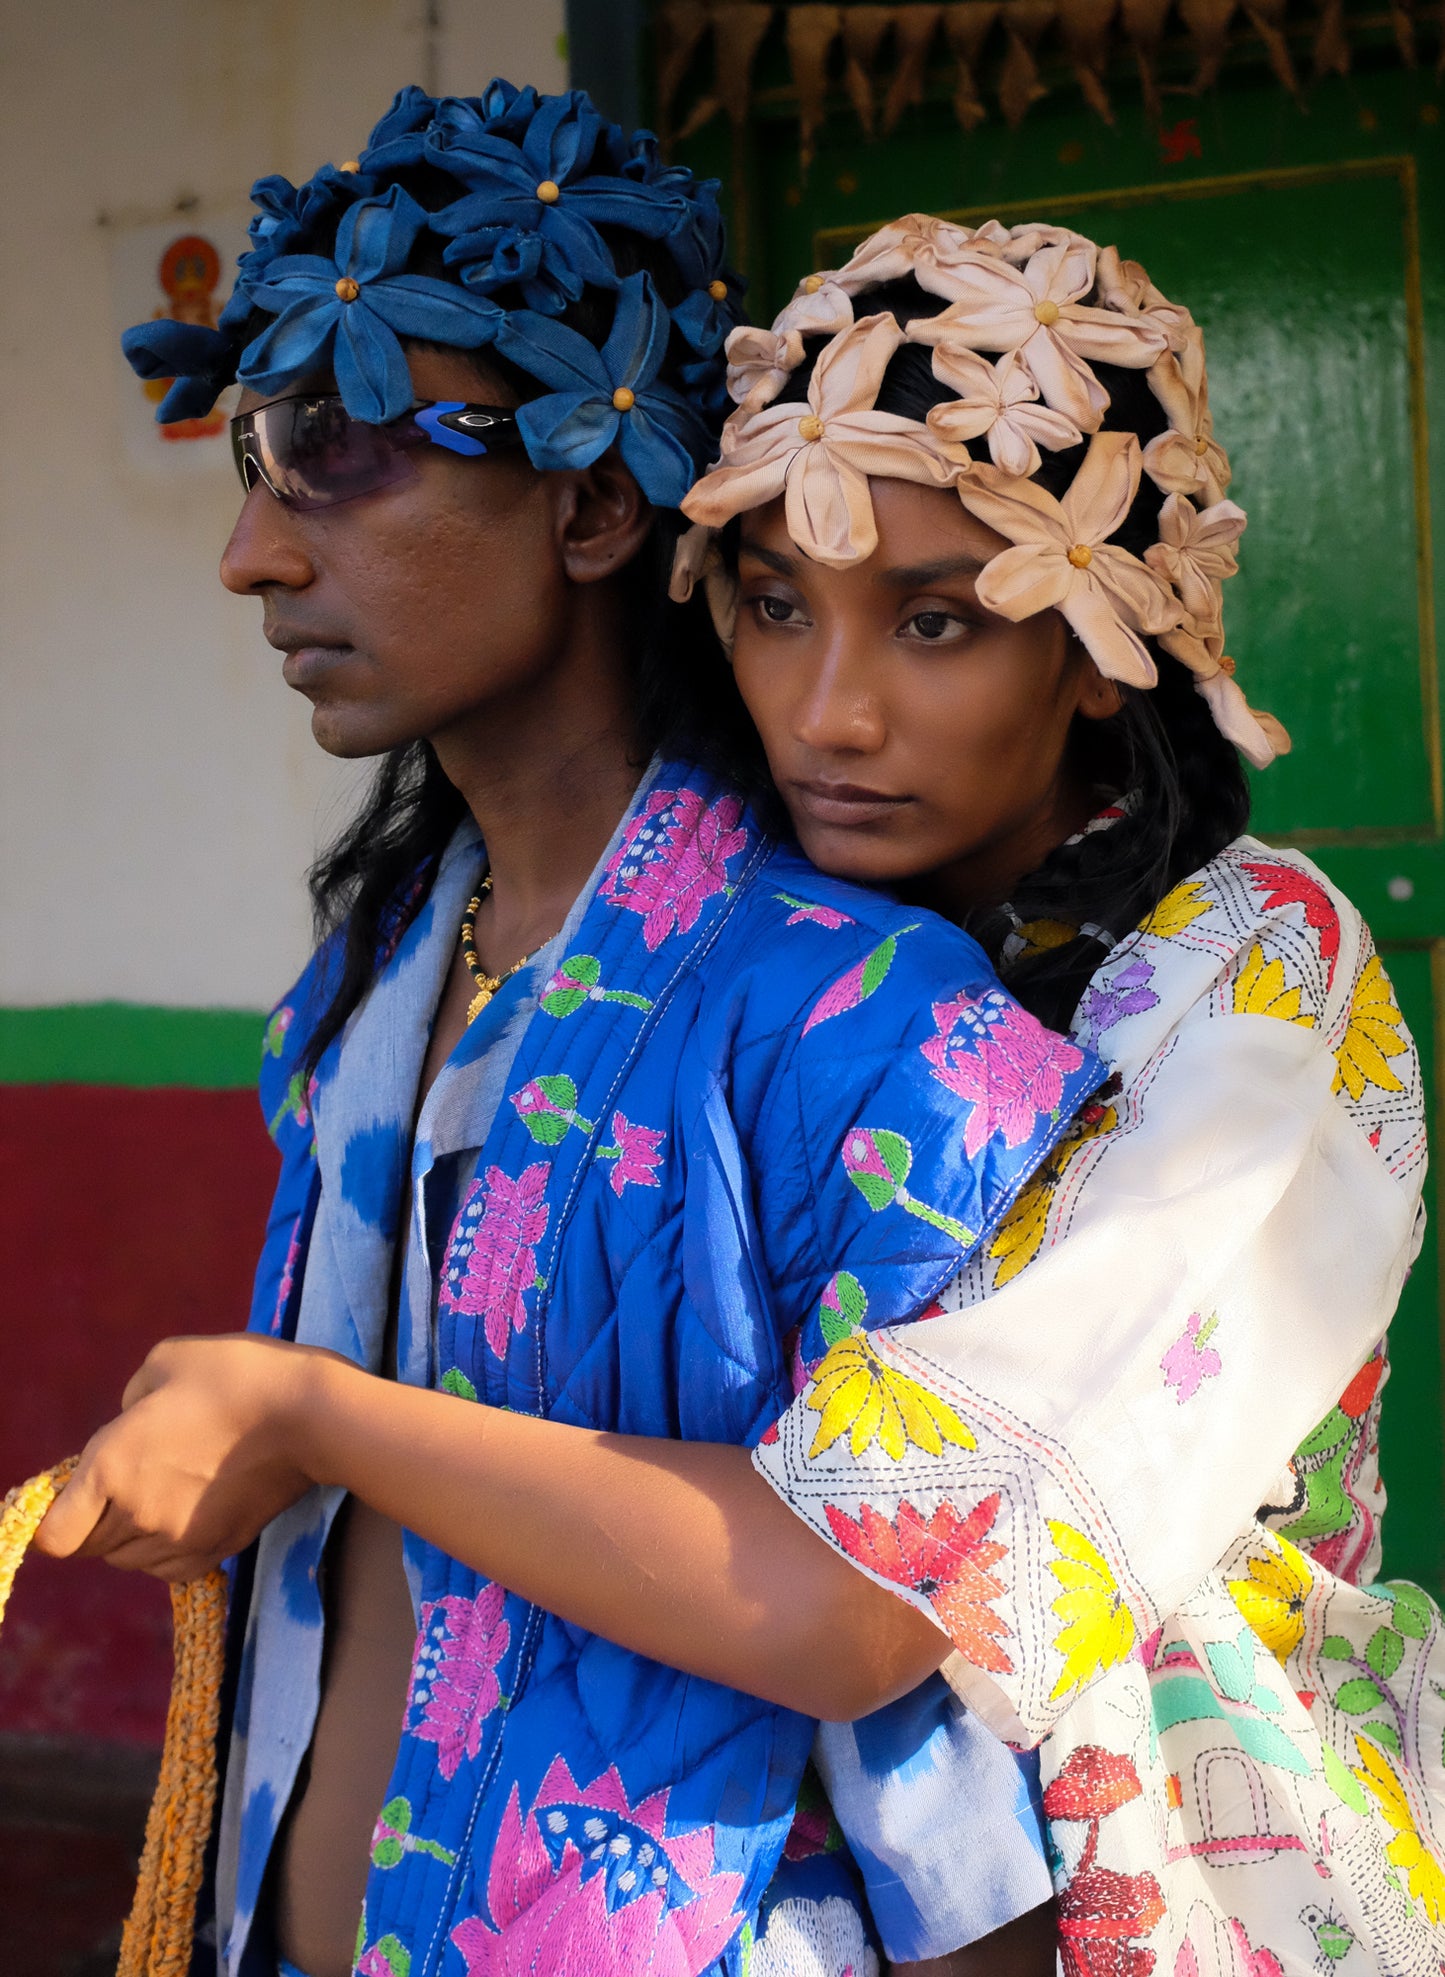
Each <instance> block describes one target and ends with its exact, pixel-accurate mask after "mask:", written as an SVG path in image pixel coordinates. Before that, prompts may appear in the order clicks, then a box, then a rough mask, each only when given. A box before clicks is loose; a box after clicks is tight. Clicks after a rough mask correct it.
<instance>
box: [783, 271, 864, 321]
mask: <svg viewBox="0 0 1445 1977" xmlns="http://www.w3.org/2000/svg"><path fill="white" fill-rule="evenodd" d="M852 322H853V298H852V296H851V295H850V294H849V293H848V291H847V289H846V288H843V287H842V286H841V285H840V283H839V281H838V275H837V271H836V270H835V269H833V268H825V269H824V271H823V272H822V274H817V275H804V277H803V279H802V280H801V281H800V282H799V283H798V286H797V287H796V288H795V289H794V290H793V296H792V300H791V301H790V302H788V304H787V305H786V307H784V308H782V309H780V310H779V311H778V313H777V315H776V316H774V318H773V328H774V329H775V330H776V331H777V333H778V335H779V336H786V334H787V333H788V331H789V330H796V331H797V332H798V334H799V335H800V336H841V335H842V333H843V331H844V330H845V329H847V328H849V327H850V325H851V324H852Z"/></svg>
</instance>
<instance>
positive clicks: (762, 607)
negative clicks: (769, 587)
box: [753, 595, 797, 625]
mask: <svg viewBox="0 0 1445 1977" xmlns="http://www.w3.org/2000/svg"><path fill="white" fill-rule="evenodd" d="M753 608H754V609H755V610H756V611H759V612H761V614H762V616H763V617H764V618H765V619H766V620H767V622H768V623H769V624H770V625H786V624H788V623H790V622H791V620H792V619H793V618H794V617H796V616H797V606H796V605H793V604H790V603H789V602H788V600H787V598H786V597H769V596H766V595H764V596H762V597H755V598H754V599H753Z"/></svg>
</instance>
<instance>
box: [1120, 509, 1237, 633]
mask: <svg viewBox="0 0 1445 1977" xmlns="http://www.w3.org/2000/svg"><path fill="white" fill-rule="evenodd" d="M1245 521H1246V517H1245V513H1244V510H1243V509H1242V508H1241V507H1239V506H1238V505H1237V504H1236V503H1235V502H1233V501H1216V502H1215V503H1214V504H1213V506H1212V507H1209V508H1206V509H1204V510H1203V512H1202V513H1201V512H1200V510H1199V509H1197V508H1196V507H1195V506H1194V503H1193V502H1192V501H1188V500H1186V499H1185V498H1184V496H1183V495H1180V494H1171V495H1170V496H1169V498H1168V500H1167V501H1166V502H1165V503H1164V506H1163V507H1162V508H1161V509H1160V510H1159V541H1158V542H1156V543H1154V544H1153V546H1152V547H1151V548H1149V549H1146V550H1145V552H1144V561H1145V562H1146V563H1147V564H1148V565H1149V567H1150V569H1152V570H1157V571H1158V572H1159V574H1160V575H1161V576H1164V577H1167V578H1168V579H1169V581H1170V582H1171V583H1173V584H1174V585H1175V586H1176V587H1177V589H1178V591H1179V595H1180V597H1181V598H1182V599H1183V601H1184V608H1185V610H1186V611H1187V612H1189V613H1190V614H1191V616H1194V617H1199V616H1201V615H1202V616H1209V615H1212V614H1213V613H1214V612H1215V611H1216V610H1217V608H1218V607H1217V598H1218V588H1219V585H1220V583H1221V582H1222V581H1223V580H1224V578H1226V577H1232V576H1233V575H1234V574H1235V572H1236V571H1237V570H1238V568H1239V561H1238V558H1237V557H1236V555H1235V552H1234V545H1235V543H1236V542H1237V541H1238V540H1239V538H1240V536H1241V535H1242V534H1243V532H1244V526H1245Z"/></svg>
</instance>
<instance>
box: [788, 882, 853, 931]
mask: <svg viewBox="0 0 1445 1977" xmlns="http://www.w3.org/2000/svg"><path fill="white" fill-rule="evenodd" d="M773 898H774V899H776V900H780V901H781V902H782V904H783V905H784V906H791V907H792V909H793V911H792V912H791V913H790V914H789V915H788V917H787V919H786V920H785V921H784V923H783V924H784V925H785V926H788V927H796V926H798V925H799V924H800V923H801V922H802V921H804V920H811V921H812V922H813V924H814V926H816V927H826V928H827V929H828V930H829V932H830V933H837V931H838V929H839V927H851V926H852V925H853V924H854V921H853V916H852V914H851V913H840V912H839V911H838V909H837V907H836V906H819V905H818V903H817V902H816V900H812V899H794V897H793V895H792V894H791V893H790V892H775V893H774V894H773Z"/></svg>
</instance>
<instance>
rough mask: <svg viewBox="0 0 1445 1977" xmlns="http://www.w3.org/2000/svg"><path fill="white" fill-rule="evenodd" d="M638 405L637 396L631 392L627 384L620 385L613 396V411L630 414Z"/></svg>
mask: <svg viewBox="0 0 1445 1977" xmlns="http://www.w3.org/2000/svg"><path fill="white" fill-rule="evenodd" d="M636 403H637V394H636V393H635V392H632V391H629V390H628V389H627V386H626V385H625V384H620V385H618V387H617V389H616V391H614V392H613V394H612V409H613V410H614V411H616V412H630V411H631V410H632V408H633V406H634V405H635V404H636Z"/></svg>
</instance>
